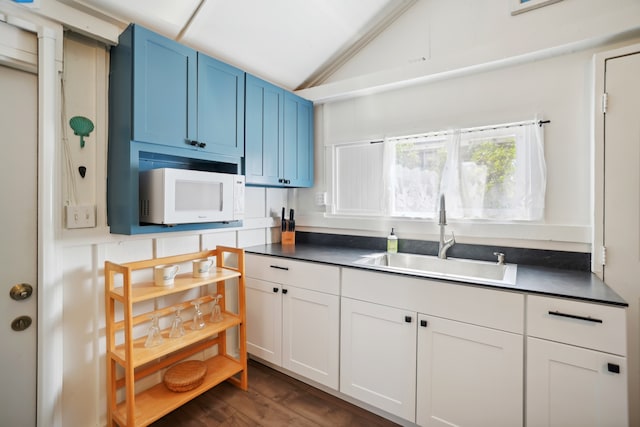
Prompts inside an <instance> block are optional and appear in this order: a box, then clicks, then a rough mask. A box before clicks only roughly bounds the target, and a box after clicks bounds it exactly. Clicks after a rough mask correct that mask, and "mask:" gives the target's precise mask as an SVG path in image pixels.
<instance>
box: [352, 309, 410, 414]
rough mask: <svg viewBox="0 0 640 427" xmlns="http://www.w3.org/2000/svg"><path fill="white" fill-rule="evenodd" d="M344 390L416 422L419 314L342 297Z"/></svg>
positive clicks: (357, 397)
mask: <svg viewBox="0 0 640 427" xmlns="http://www.w3.org/2000/svg"><path fill="white" fill-rule="evenodd" d="M341 304H342V307H341V311H342V317H341V320H342V323H341V337H340V391H341V392H343V393H345V394H347V395H349V396H352V397H355V398H356V399H359V400H361V401H363V402H366V403H369V404H371V405H373V406H375V407H378V408H380V409H382V410H384V411H387V412H389V413H391V414H395V415H397V416H399V417H402V418H404V419H407V420H409V421H412V422H413V421H415V397H416V395H415V390H416V313H415V312H410V311H406V310H400V309H397V308H392V307H387V306H383V305H378V304H373V303H368V302H363V301H359V300H354V299H350V298H342V299H341Z"/></svg>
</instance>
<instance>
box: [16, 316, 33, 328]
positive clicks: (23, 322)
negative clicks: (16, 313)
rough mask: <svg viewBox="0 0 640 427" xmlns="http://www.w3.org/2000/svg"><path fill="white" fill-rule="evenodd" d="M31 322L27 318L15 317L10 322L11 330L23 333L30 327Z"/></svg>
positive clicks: (29, 318)
mask: <svg viewBox="0 0 640 427" xmlns="http://www.w3.org/2000/svg"><path fill="white" fill-rule="evenodd" d="M31 322H32V320H31V317H29V316H20V317H16V318H15V319H13V322H11V329H13V330H14V331H17V332H20V331H24V330H25V329H27V328H28V327H29V326H31Z"/></svg>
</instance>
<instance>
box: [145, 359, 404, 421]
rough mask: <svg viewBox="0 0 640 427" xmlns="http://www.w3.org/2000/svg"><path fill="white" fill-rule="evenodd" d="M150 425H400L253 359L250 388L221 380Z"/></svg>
mask: <svg viewBox="0 0 640 427" xmlns="http://www.w3.org/2000/svg"><path fill="white" fill-rule="evenodd" d="M152 426H153V427H178V426H184V427H202V426H278V427H280V426H301V427H304V426H316V427H317V426H331V427H336V426H349V427H352V426H353V427H357V426H362V427H373V426H380V427H383V426H397V424H395V423H392V422H391V421H389V420H386V419H384V418H381V417H378V416H377V415H374V414H372V413H370V412H367V411H365V410H363V409H361V408H358V407H357V406H353V405H351V404H349V403H347V402H345V401H343V400H341V399H338V398H336V397H334V396H331V395H329V394H327V393H324V392H322V391H320V390H318V389H316V388H313V387H310V386H308V385H306V384H304V383H302V382H300V381H297V380H295V379H293V378H291V377H288V376H286V375H284V374H282V373H280V372H277V371H275V370H273V369H271V368H268V367H266V366H264V365H262V364H260V363H257V362H255V361H253V360H250V361H249V391H247V392H244V391H242V390H240V389H238V388H236V387H234V386H232V385H231V384H228V383H222V384H220V385H218V386H217V387H215V388H213V389H211V390H209V391H208V392H207V393H204V394H203V395H201V396H199V397H198V398H196V399H194V400H192V401H191V402H189V403H187V404H186V405H183V406H182V407H180V408H178V409H176V410H175V411H173V412H171V413H170V414H168V415H167V416H165V417H164V418H162V419H160V420H158V421H156V422H155V423H153V424H152Z"/></svg>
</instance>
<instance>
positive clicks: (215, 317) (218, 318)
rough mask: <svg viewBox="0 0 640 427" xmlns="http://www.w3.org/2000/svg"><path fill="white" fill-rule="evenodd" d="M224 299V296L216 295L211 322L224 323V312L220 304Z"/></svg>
mask: <svg viewBox="0 0 640 427" xmlns="http://www.w3.org/2000/svg"><path fill="white" fill-rule="evenodd" d="M220 298H222V295H216V296H215V297H214V299H213V308H212V309H211V318H210V319H209V320H210V321H211V322H214V323H216V322H222V320H224V319H223V317H222V310H221V309H220V304H218V301H219V300H220Z"/></svg>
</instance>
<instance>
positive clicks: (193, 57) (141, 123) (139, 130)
mask: <svg viewBox="0 0 640 427" xmlns="http://www.w3.org/2000/svg"><path fill="white" fill-rule="evenodd" d="M131 30H132V31H133V135H132V139H133V140H135V141H141V142H150V143H154V144H162V145H173V146H176V147H180V148H183V147H185V141H188V140H194V139H196V138H197V134H196V125H197V122H196V108H197V104H196V102H197V90H198V85H197V72H198V68H197V63H198V59H197V58H198V55H197V52H196V51H195V50H193V49H190V48H188V47H186V46H183V45H181V44H179V43H177V42H175V41H173V40H170V39H168V38H165V37H163V36H161V35H159V34H156V33H153V32H151V31H149V30H147V29H145V28H143V27H140V26H138V25H135V26H133V27H131Z"/></svg>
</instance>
